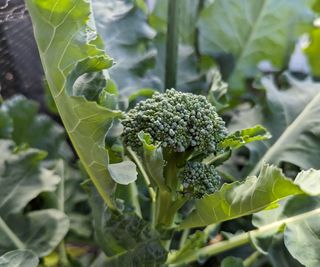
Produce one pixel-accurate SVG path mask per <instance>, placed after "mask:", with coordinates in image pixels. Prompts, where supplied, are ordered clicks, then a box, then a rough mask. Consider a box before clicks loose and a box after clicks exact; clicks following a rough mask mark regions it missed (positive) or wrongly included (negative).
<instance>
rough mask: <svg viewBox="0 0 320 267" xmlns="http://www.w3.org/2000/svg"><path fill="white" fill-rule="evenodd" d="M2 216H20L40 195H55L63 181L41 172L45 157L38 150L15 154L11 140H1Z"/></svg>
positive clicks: (47, 171) (0, 189) (0, 205)
mask: <svg viewBox="0 0 320 267" xmlns="http://www.w3.org/2000/svg"><path fill="white" fill-rule="evenodd" d="M0 151H1V154H0V216H1V217H2V218H7V217H8V215H9V214H11V213H17V212H21V211H22V209H23V208H24V207H25V206H26V205H27V203H28V202H30V201H31V200H32V199H34V198H35V197H37V196H38V195H39V194H40V193H41V192H44V191H54V190H55V189H56V186H57V184H58V183H59V182H60V177H59V176H57V175H56V174H54V172H53V171H50V170H47V169H44V168H41V167H40V166H39V165H40V162H41V160H42V159H44V157H45V156H46V153H45V152H43V151H39V150H37V149H27V150H22V151H18V152H15V145H14V143H13V142H12V141H9V140H0Z"/></svg>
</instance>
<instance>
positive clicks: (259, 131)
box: [220, 125, 271, 149]
mask: <svg viewBox="0 0 320 267" xmlns="http://www.w3.org/2000/svg"><path fill="white" fill-rule="evenodd" d="M270 138H271V135H270V134H269V133H268V131H267V129H266V128H264V127H262V126H261V125H256V126H253V127H251V128H247V129H243V130H240V131H236V132H234V133H232V134H229V135H228V136H227V137H226V138H225V139H224V140H223V141H222V142H221V143H220V146H222V147H224V148H226V147H231V148H234V149H235V148H239V147H241V146H244V145H246V144H248V143H251V142H254V141H261V140H267V139H270Z"/></svg>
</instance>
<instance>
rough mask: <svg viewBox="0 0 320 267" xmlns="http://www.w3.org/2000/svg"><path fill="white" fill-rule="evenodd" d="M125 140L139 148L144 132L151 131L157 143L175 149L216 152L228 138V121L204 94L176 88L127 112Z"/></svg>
mask: <svg viewBox="0 0 320 267" xmlns="http://www.w3.org/2000/svg"><path fill="white" fill-rule="evenodd" d="M122 124H123V125H124V131H123V134H122V136H123V139H124V143H125V144H126V145H128V146H131V147H132V148H133V149H134V150H136V151H138V149H139V147H141V142H140V140H139V139H138V137H137V134H138V133H139V132H140V131H144V132H145V133H149V134H150V136H151V137H152V141H153V142H160V143H161V146H162V147H163V148H168V149H170V150H171V151H174V152H184V151H185V150H187V149H188V148H192V149H193V150H194V151H201V152H204V151H208V152H214V151H216V150H217V144H218V143H219V142H220V141H221V140H222V139H224V138H225V137H226V135H227V129H226V128H225V123H224V121H223V120H222V119H221V118H220V117H219V115H218V114H217V113H216V110H215V108H214V107H213V106H212V105H211V104H210V103H209V102H208V101H207V100H206V98H205V97H204V96H199V95H194V94H190V93H182V92H178V91H176V90H174V89H171V90H167V91H166V92H165V93H163V94H160V93H155V94H154V95H153V96H152V98H150V99H147V100H145V101H142V102H140V103H139V104H138V105H137V106H136V107H135V108H133V109H131V110H130V111H129V112H128V113H127V117H126V118H125V119H124V120H123V121H122Z"/></svg>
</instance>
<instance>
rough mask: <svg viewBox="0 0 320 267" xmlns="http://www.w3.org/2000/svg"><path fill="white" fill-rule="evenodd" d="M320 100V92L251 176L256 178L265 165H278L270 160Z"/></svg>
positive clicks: (268, 151)
mask: <svg viewBox="0 0 320 267" xmlns="http://www.w3.org/2000/svg"><path fill="white" fill-rule="evenodd" d="M319 100H320V92H319V93H318V94H317V95H316V96H315V97H314V98H313V99H312V101H310V102H309V104H307V105H306V107H305V108H304V110H303V111H302V112H301V113H300V114H299V115H298V116H297V117H296V118H295V119H294V120H293V121H292V123H291V124H290V125H289V126H288V127H287V129H286V130H285V131H284V132H283V133H282V134H281V136H280V137H279V138H278V140H277V141H276V142H274V143H273V145H271V146H270V148H269V150H267V151H266V153H265V154H264V155H263V157H262V158H261V159H260V160H259V161H258V162H257V164H256V165H255V167H254V168H253V170H252V171H251V172H250V174H249V176H254V175H256V174H258V173H259V171H260V169H261V166H262V164H263V163H278V162H272V161H270V159H272V158H273V156H274V155H275V154H276V152H277V150H278V149H279V148H280V149H281V146H282V143H283V141H286V140H287V138H288V136H290V135H291V133H292V132H294V131H295V129H297V128H298V127H299V125H300V123H301V122H303V121H304V120H306V119H307V116H306V115H307V114H308V112H309V111H310V109H311V107H313V106H314V103H317V102H318V101H319Z"/></svg>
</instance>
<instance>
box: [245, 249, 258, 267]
mask: <svg viewBox="0 0 320 267" xmlns="http://www.w3.org/2000/svg"><path fill="white" fill-rule="evenodd" d="M260 255H261V253H260V252H259V251H255V252H253V253H252V254H251V255H250V256H249V257H248V258H246V259H245V260H244V261H243V265H244V267H250V266H251V265H252V264H254V263H255V262H256V260H257V259H258V258H259V256H260Z"/></svg>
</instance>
